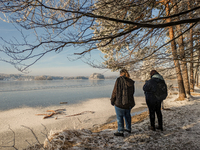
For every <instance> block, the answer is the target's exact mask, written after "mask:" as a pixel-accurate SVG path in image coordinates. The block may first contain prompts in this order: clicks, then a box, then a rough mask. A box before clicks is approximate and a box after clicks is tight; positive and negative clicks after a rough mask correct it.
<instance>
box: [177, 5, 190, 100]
mask: <svg viewBox="0 0 200 150" xmlns="http://www.w3.org/2000/svg"><path fill="white" fill-rule="evenodd" d="M174 9H175V11H176V13H178V7H177V5H175V6H174ZM178 20H180V18H179V17H178ZM176 28H177V33H178V35H181V34H182V32H181V31H182V28H181V25H177V26H176ZM178 45H179V56H180V59H181V62H180V63H181V71H182V77H183V83H184V88H185V92H186V95H187V97H190V96H191V94H190V84H189V76H188V69H187V62H186V58H185V50H184V42H183V35H181V36H180V37H179V38H178Z"/></svg>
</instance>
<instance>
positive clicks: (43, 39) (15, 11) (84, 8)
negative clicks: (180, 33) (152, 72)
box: [0, 0, 200, 71]
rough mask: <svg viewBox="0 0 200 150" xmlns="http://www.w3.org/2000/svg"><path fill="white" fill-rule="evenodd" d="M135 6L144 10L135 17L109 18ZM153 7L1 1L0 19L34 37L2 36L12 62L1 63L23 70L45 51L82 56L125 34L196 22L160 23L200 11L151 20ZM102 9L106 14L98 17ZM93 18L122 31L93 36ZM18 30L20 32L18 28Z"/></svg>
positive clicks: (105, 0)
mask: <svg viewBox="0 0 200 150" xmlns="http://www.w3.org/2000/svg"><path fill="white" fill-rule="evenodd" d="M147 4H150V5H149V7H147ZM97 6H98V7H97ZM139 7H141V8H142V7H144V8H145V9H142V10H141V11H140V12H138V13H137V14H138V15H136V17H135V18H130V17H129V18H128V17H123V16H121V15H119V16H118V17H115V16H112V14H121V12H122V10H123V12H122V13H124V14H126V15H128V13H130V12H131V10H134V9H135V8H139ZM157 7H160V8H162V6H161V5H160V3H158V2H157V1H156V0H142V1H136V0H135V1H127V0H123V1H121V0H117V1H114V0H101V1H92V0H90V1H88V0H84V1H75V0H68V1H65V0H60V1H56V2H55V1H52V0H46V1H44V0H34V1H32V0H28V1H15V0H2V1H1V2H0V11H1V12H2V13H4V14H5V16H6V18H3V19H7V21H8V22H12V23H14V24H16V25H20V26H21V27H22V28H24V29H26V30H33V31H34V32H35V35H36V36H35V37H36V41H34V40H32V41H30V39H28V37H27V36H26V35H24V34H22V39H23V40H24V42H23V43H22V42H21V43H19V42H18V40H13V41H11V40H10V41H5V40H4V38H3V37H2V38H1V40H3V41H4V42H5V45H4V46H3V47H2V48H1V51H2V52H4V53H6V54H7V55H8V57H11V58H12V59H11V60H5V59H4V58H1V60H3V61H7V62H9V63H12V64H13V65H15V66H16V67H17V68H18V69H19V70H21V71H23V70H25V69H26V68H27V67H29V66H30V65H33V64H34V63H35V62H37V61H38V60H39V59H40V58H42V57H43V56H44V55H45V54H47V53H49V52H60V51H62V50H66V49H67V48H69V47H70V46H78V47H83V46H84V47H85V50H82V51H77V52H76V51H75V52H74V53H76V54H79V55H84V54H86V53H88V52H90V51H92V50H94V49H98V48H101V47H105V46H106V45H111V44H112V41H113V40H115V39H116V40H117V39H118V38H119V37H124V36H127V35H129V34H132V35H137V32H138V33H140V34H141V33H143V32H144V30H145V29H149V30H151V29H153V30H154V29H164V28H166V27H169V26H174V25H178V24H185V23H194V22H199V21H200V18H199V17H196V18H188V17H185V19H182V20H178V21H172V22H167V23H166V22H164V21H163V20H165V19H168V18H171V19H173V18H174V17H176V16H180V15H185V16H187V14H188V13H190V12H194V11H195V10H199V9H200V6H199V5H198V4H197V5H196V6H195V7H193V8H192V9H191V10H187V11H183V12H181V13H178V14H174V15H171V16H162V15H161V16H160V14H158V16H156V17H152V16H153V13H149V12H150V11H153V9H155V10H156V9H157ZM102 8H106V9H108V10H110V11H107V13H103V14H101V13H100V12H101V11H102ZM114 8H116V9H114ZM97 12H99V13H97ZM147 12H148V13H147ZM161 12H162V11H161ZM149 14H151V16H149ZM161 14H162V13H161ZM126 15H124V16H126ZM97 19H100V20H104V21H107V22H113V23H115V24H118V25H119V26H120V27H123V28H121V29H120V30H119V31H118V32H114V31H113V32H112V34H107V33H108V32H101V35H99V36H94V34H93V31H92V30H91V28H95V27H96V28H97V27H98V25H100V24H99V23H98V22H97ZM19 30H20V31H21V29H20V28H19ZM147 38H148V37H147ZM104 40H106V41H107V42H106V43H105V44H102V45H99V43H100V41H104ZM27 59H30V60H31V63H30V64H26V60H27Z"/></svg>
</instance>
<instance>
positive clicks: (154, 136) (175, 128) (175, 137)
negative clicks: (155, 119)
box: [44, 89, 200, 150]
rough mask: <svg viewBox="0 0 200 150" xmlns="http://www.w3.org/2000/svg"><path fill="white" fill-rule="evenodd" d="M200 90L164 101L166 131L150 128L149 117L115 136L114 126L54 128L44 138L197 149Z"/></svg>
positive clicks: (53, 142) (95, 145)
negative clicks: (108, 127) (98, 130)
mask: <svg viewBox="0 0 200 150" xmlns="http://www.w3.org/2000/svg"><path fill="white" fill-rule="evenodd" d="M199 93H200V90H199V89H196V92H195V93H192V95H193V97H192V98H190V99H189V100H188V99H187V100H184V101H177V100H176V99H177V95H170V96H169V97H168V99H166V100H165V101H164V108H165V109H164V110H162V112H163V121H164V131H163V132H162V131H160V130H157V131H151V130H149V129H148V127H149V124H150V123H149V118H148V117H146V119H144V120H143V121H142V122H139V123H135V124H132V133H131V134H128V133H126V134H125V137H115V136H114V135H113V133H114V132H115V128H113V129H112V128H111V129H105V128H104V130H102V131H100V132H95V133H94V132H91V130H87V129H82V130H63V131H60V132H54V131H51V132H50V134H49V137H48V140H47V139H46V140H45V142H44V146H45V147H46V148H48V149H51V148H53V149H56V148H58V149H62V148H63V149H78V150H80V149H109V150H110V149H113V150H114V149H130V150H132V149H134V150H147V149H148V150H161V149H162V150H169V149H170V150H198V149H200V142H199V140H200V94H199ZM143 117H144V116H143Z"/></svg>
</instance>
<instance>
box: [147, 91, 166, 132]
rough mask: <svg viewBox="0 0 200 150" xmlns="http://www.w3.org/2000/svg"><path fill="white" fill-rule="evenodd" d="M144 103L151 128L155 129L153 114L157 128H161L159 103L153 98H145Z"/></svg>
mask: <svg viewBox="0 0 200 150" xmlns="http://www.w3.org/2000/svg"><path fill="white" fill-rule="evenodd" d="M146 103H147V106H148V108H149V118H150V123H151V126H152V127H153V128H155V113H156V115H157V118H158V126H159V127H160V128H163V121H162V112H161V102H160V101H157V100H156V98H155V97H154V96H151V95H149V96H146Z"/></svg>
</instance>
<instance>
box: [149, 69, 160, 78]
mask: <svg viewBox="0 0 200 150" xmlns="http://www.w3.org/2000/svg"><path fill="white" fill-rule="evenodd" d="M154 74H159V73H158V72H157V71H156V70H151V72H150V76H151V77H152V76H153V75H154Z"/></svg>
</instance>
